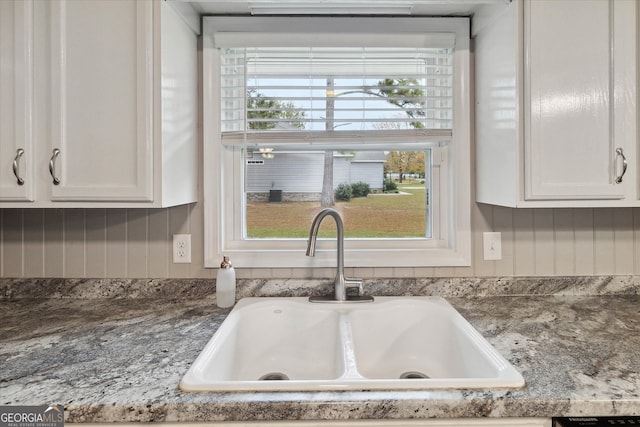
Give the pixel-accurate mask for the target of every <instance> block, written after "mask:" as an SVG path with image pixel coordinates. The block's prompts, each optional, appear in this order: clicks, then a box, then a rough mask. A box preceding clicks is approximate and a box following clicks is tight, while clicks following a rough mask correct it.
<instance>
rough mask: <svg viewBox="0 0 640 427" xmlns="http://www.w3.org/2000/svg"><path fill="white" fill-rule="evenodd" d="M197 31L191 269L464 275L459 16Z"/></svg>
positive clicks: (222, 25) (213, 23)
mask: <svg viewBox="0 0 640 427" xmlns="http://www.w3.org/2000/svg"><path fill="white" fill-rule="evenodd" d="M204 22H205V24H204V50H203V52H204V55H203V63H204V82H205V84H204V117H205V123H204V129H205V132H204V143H205V148H204V154H205V233H206V238H205V242H206V243H205V245H206V246H205V258H206V259H205V265H206V266H208V267H217V266H218V263H219V260H220V259H221V257H222V254H223V253H224V254H226V255H231V257H232V258H233V259H234V261H235V264H236V265H238V266H241V267H273V268H276V267H310V266H333V265H334V264H335V251H334V250H333V249H332V248H334V247H335V238H333V239H326V240H325V241H322V242H320V244H319V251H318V253H317V255H316V257H315V258H308V257H305V254H304V252H305V247H306V238H307V236H308V231H309V226H310V224H311V219H312V218H313V215H314V214H315V213H316V212H317V211H319V210H320V209H321V208H322V206H321V203H323V202H327V201H333V200H334V199H335V200H336V207H335V208H336V209H337V210H338V211H340V212H341V214H342V216H343V219H344V222H345V236H346V241H345V263H346V265H347V266H354V267H359V266H362V267H364V266H453V265H469V259H470V232H469V228H470V224H469V206H470V195H469V193H470V190H469V167H470V166H469V138H470V136H469V134H470V113H469V109H470V106H469V93H468V90H469V87H468V81H469V71H468V62H469V52H468V44H469V40H468V21H467V20H466V19H465V18H438V19H436V18H296V19H295V20H290V19H285V18H255V17H252V18H245V17H224V18H220V17H209V18H205V21H204ZM394 186H395V187H397V189H396V193H390V192H389V190H392V187H394ZM398 190H399V193H398V192H397V191H398ZM385 191H386V192H385ZM354 196H355V197H354ZM365 196H366V197H365ZM327 222H328V221H327ZM324 227H325V226H324V225H323V228H324ZM326 235H327V236H334V235H335V234H332V232H331V231H328V232H327V234H326Z"/></svg>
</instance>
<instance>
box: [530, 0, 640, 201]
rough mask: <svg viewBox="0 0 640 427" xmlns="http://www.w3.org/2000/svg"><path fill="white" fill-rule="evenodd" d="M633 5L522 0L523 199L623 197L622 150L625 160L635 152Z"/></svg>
mask: <svg viewBox="0 0 640 427" xmlns="http://www.w3.org/2000/svg"><path fill="white" fill-rule="evenodd" d="M634 11H635V6H634V5H633V0H631V1H628V0H590V1H583V0H562V1H558V0H530V1H526V2H525V10H524V17H525V19H524V35H525V36H524V43H525V50H524V73H525V75H524V82H525V83H524V89H525V102H524V106H525V114H524V117H525V127H524V140H525V156H524V158H525V165H524V166H525V199H526V200H558V199H561V200H588V199H621V198H624V197H625V191H626V190H625V185H626V184H627V182H625V179H624V177H622V182H616V181H618V178H620V177H621V175H622V173H623V160H622V156H623V155H624V156H626V158H627V159H628V160H629V161H630V163H629V165H628V166H629V168H631V167H635V164H634V163H635V158H636V157H635V156H636V135H635V131H633V130H634V129H635V126H633V123H634V121H635V117H634V114H633V111H635V108H634V106H635V96H636V94H635V91H634V90H632V89H633V88H635V84H634V79H635V78H636V75H635V57H636V53H635V41H634V40H635V35H634V34H635V33H634V30H635V12H634ZM629 175H633V174H629V173H628V174H627V177H628V176H629ZM633 185H634V191H635V184H633Z"/></svg>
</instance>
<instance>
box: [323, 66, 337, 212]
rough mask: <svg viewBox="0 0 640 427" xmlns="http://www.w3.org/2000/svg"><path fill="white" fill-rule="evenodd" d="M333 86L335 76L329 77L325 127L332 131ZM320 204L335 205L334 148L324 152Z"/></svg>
mask: <svg viewBox="0 0 640 427" xmlns="http://www.w3.org/2000/svg"><path fill="white" fill-rule="evenodd" d="M333 86H334V81H333V77H327V92H326V99H327V101H326V102H327V106H326V110H327V111H326V114H327V117H326V122H325V129H326V130H328V131H332V130H333V128H334V125H333V117H334V116H333V115H334V112H335V111H334V109H335V101H334V99H333V95H334V93H333V90H334V89H333ZM320 205H321V206H322V207H323V208H327V207H330V206H334V205H335V200H334V194H333V150H327V151H325V152H324V174H323V177H322V195H321V196H320Z"/></svg>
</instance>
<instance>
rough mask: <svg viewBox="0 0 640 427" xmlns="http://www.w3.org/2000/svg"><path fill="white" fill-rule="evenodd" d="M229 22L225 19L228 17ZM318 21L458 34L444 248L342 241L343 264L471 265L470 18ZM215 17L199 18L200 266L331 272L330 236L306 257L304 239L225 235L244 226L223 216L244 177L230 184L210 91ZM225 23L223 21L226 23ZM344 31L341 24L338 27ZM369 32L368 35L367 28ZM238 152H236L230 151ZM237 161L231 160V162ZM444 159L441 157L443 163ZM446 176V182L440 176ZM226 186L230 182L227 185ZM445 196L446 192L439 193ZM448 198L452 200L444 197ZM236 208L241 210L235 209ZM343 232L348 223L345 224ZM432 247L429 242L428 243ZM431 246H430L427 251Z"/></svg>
mask: <svg viewBox="0 0 640 427" xmlns="http://www.w3.org/2000/svg"><path fill="white" fill-rule="evenodd" d="M227 18H228V17H227ZM306 19H308V20H313V21H315V22H316V24H314V25H318V24H317V23H318V22H320V20H322V21H323V22H320V24H319V26H318V27H316V28H323V29H325V30H326V31H328V32H335V31H336V30H337V28H336V26H339V25H344V24H345V23H346V22H347V21H346V20H348V21H349V22H350V23H351V24H350V26H349V28H350V29H351V30H354V31H355V30H357V28H361V29H366V28H374V27H373V26H372V25H373V24H374V22H372V21H375V25H376V26H377V27H376V28H380V27H381V26H383V25H384V26H389V27H387V30H388V29H390V28H392V29H395V28H401V29H402V31H401V32H402V33H407V34H417V33H419V32H422V33H424V30H423V29H424V28H428V29H429V31H430V32H431V31H434V32H453V33H455V39H456V46H455V50H454V59H453V61H454V83H453V87H454V106H453V121H454V123H455V125H454V130H453V136H452V144H451V145H450V146H449V149H448V150H442V152H443V153H446V155H447V156H451V158H450V161H451V165H452V168H451V170H452V171H455V175H453V174H452V173H449V175H450V176H449V182H450V183H451V190H450V191H449V192H448V194H442V195H441V197H443V198H444V199H445V200H443V202H444V203H440V204H438V205H436V206H439V207H440V208H442V209H440V211H441V212H439V213H435V212H434V213H433V214H435V215H441V216H442V215H446V213H443V212H442V210H445V208H448V209H449V211H453V213H454V215H453V216H451V217H450V218H451V219H452V221H450V222H449V224H448V235H449V239H448V240H447V241H448V242H450V243H449V245H448V246H449V247H435V245H434V242H432V241H431V242H430V241H425V240H421V239H418V240H416V241H419V242H421V243H422V244H421V245H420V247H416V246H415V245H414V244H408V243H409V242H411V239H405V240H399V239H398V240H393V239H375V241H377V242H384V244H383V245H379V246H378V247H375V248H371V246H372V240H373V239H367V240H363V239H353V240H352V239H348V240H345V265H346V266H347V267H451V266H469V265H470V263H471V229H470V228H471V227H470V225H471V220H470V217H471V212H470V211H471V202H470V200H471V176H470V175H471V161H470V159H471V153H470V151H471V147H470V146H471V134H470V133H471V95H470V93H471V87H470V78H471V76H470V52H469V49H470V47H469V44H470V40H469V21H468V19H467V18H317V17H314V18H306ZM235 20H240V21H243V22H250V23H251V28H254V29H256V30H255V31H264V28H265V25H267V24H269V22H267V21H270V23H273V22H278V23H279V24H278V25H279V26H278V27H277V28H283V27H282V25H283V24H286V25H292V26H293V27H295V28H299V30H298V31H304V28H305V27H308V24H305V23H304V22H301V21H304V20H305V19H304V18H297V19H296V20H295V21H294V20H291V19H287V18H262V17H261V18H256V17H246V18H234V21H235ZM215 22H218V23H219V22H221V21H216V20H215V19H209V18H206V17H205V18H204V23H203V24H204V25H203V28H204V31H203V88H204V90H203V117H205V118H206V117H214V118H216V120H204V122H203V139H204V147H203V154H204V156H203V157H204V160H203V162H204V239H205V248H204V249H205V251H204V257H205V259H204V265H205V267H207V268H217V267H219V265H220V260H221V259H222V255H223V254H224V255H228V256H230V257H231V259H232V260H234V265H236V266H237V267H240V268H316V267H335V263H336V259H335V256H336V254H335V239H326V240H325V239H322V240H319V241H318V251H317V252H316V256H315V257H307V256H305V248H306V240H305V239H298V240H295V239H290V240H282V241H276V240H275V239H274V240H271V239H259V240H250V241H247V240H245V241H237V240H234V239H233V238H231V239H230V238H229V235H230V234H235V235H237V233H238V231H239V230H240V231H241V228H242V226H241V224H239V222H238V221H233V223H234V225H233V226H231V227H230V226H228V225H227V226H225V223H224V219H225V218H240V217H241V209H242V206H243V203H244V196H243V190H242V179H235V180H234V179H229V176H233V175H234V174H236V175H237V176H240V177H242V173H241V170H239V168H241V167H242V159H240V158H237V157H238V156H240V154H239V150H228V149H225V148H224V147H223V145H222V143H221V131H220V119H219V118H220V103H219V99H218V97H217V96H216V91H215V88H217V87H218V85H219V83H218V82H219V80H220V67H219V63H218V60H217V53H216V48H215V47H214V36H213V34H214V31H215V30H217V29H218V30H219V28H214V27H213V26H214V24H215ZM225 22H228V21H225ZM341 28H343V29H344V27H341ZM365 32H366V31H365ZM234 153H235V154H234ZM234 156H236V158H234ZM445 161H446V159H445ZM441 178H442V179H445V177H444V176H443V177H441ZM229 181H231V182H229ZM223 189H226V190H231V191H232V194H233V197H232V198H233V201H232V202H231V203H225V200H224V196H223V195H221V192H222V191H223ZM442 193H445V192H444V191H443V192H442ZM449 195H450V196H452V197H451V198H449V197H448V196H449ZM238 210H240V212H239V211H238ZM346 227H348V224H346ZM427 242H430V243H427ZM429 246H430V247H429Z"/></svg>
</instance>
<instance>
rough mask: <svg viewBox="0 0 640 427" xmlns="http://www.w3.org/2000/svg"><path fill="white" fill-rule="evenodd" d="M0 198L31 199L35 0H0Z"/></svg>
mask: <svg viewBox="0 0 640 427" xmlns="http://www.w3.org/2000/svg"><path fill="white" fill-rule="evenodd" d="M0 65H1V66H0V201H31V200H33V197H34V194H33V191H34V190H33V189H34V182H33V181H34V180H33V159H34V147H33V123H32V120H33V119H32V117H33V114H32V102H33V2H32V1H31V0H25V1H12V0H9V1H0Z"/></svg>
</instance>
